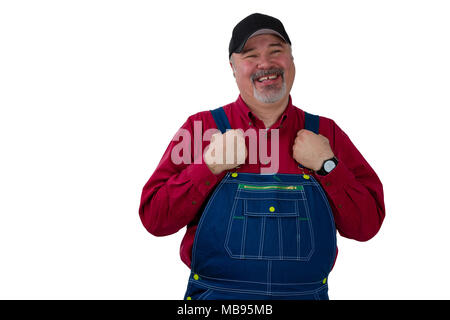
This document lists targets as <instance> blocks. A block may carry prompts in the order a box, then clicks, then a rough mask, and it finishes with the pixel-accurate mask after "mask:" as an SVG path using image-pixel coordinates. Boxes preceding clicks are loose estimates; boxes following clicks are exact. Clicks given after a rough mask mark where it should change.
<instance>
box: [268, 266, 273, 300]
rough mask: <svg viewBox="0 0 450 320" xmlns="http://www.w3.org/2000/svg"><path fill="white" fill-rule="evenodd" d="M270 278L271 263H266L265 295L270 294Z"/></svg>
mask: <svg viewBox="0 0 450 320" xmlns="http://www.w3.org/2000/svg"><path fill="white" fill-rule="evenodd" d="M271 277H272V261H271V260H269V261H267V295H269V293H270V290H271V288H270V280H271Z"/></svg>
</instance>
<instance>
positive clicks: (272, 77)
mask: <svg viewBox="0 0 450 320" xmlns="http://www.w3.org/2000/svg"><path fill="white" fill-rule="evenodd" d="M277 77H278V75H273V76H268V77H261V78H259V79H258V81H259V82H263V81H265V80H273V79H276V78H277Z"/></svg>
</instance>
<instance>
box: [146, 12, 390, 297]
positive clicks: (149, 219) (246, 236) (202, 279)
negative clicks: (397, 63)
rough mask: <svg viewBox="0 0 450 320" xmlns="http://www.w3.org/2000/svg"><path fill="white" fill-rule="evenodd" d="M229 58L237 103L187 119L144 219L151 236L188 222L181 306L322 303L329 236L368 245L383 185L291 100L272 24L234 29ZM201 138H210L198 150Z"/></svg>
mask: <svg viewBox="0 0 450 320" xmlns="http://www.w3.org/2000/svg"><path fill="white" fill-rule="evenodd" d="M229 57H230V66H231V68H232V71H233V74H234V77H235V79H236V83H237V85H238V88H239V91H240V95H239V97H238V99H237V100H236V101H235V102H234V103H230V104H228V105H226V106H224V107H223V108H217V109H214V110H213V111H211V112H210V111H204V112H199V113H197V114H195V115H193V116H191V117H189V118H188V120H187V121H186V123H185V124H184V125H183V126H182V128H181V129H180V131H179V132H178V134H177V135H176V136H175V138H174V139H173V140H172V142H171V143H170V144H169V146H168V148H167V150H166V152H165V154H164V156H163V158H162V159H161V162H160V163H159V165H158V167H157V168H156V170H155V172H154V173H153V175H152V176H151V178H150V179H149V181H148V182H147V184H146V185H145V186H144V189H143V192H142V198H141V204H140V209H139V214H140V218H141V220H142V223H143V225H144V226H145V228H146V229H147V230H148V231H149V232H150V233H152V234H153V235H156V236H164V235H169V234H173V233H175V232H177V231H178V230H180V229H181V228H183V227H184V226H187V231H186V235H185V236H184V238H183V241H182V243H181V248H180V254H181V259H182V261H183V262H184V263H185V264H186V265H187V266H188V267H190V268H191V275H190V277H189V284H188V288H187V291H186V294H185V299H188V300H191V299H328V274H329V272H330V271H331V269H332V267H333V265H334V262H335V259H336V255H337V247H336V229H337V230H338V231H339V233H340V234H341V235H342V236H344V237H347V238H351V239H355V240H358V241H367V240H369V239H370V238H372V237H373V236H374V235H375V234H376V233H377V232H378V230H379V229H380V227H381V224H382V222H383V219H384V215H385V210H384V200H383V189H382V184H381V182H380V180H379V179H378V177H377V175H376V173H375V172H374V171H373V169H372V168H371V167H370V166H369V164H368V163H367V162H366V161H365V159H364V158H363V156H362V155H361V154H360V153H359V152H358V150H357V149H356V147H355V146H354V145H353V144H352V142H351V141H350V139H349V138H348V136H347V135H346V134H345V133H344V132H343V131H342V130H341V129H340V128H339V127H338V126H337V125H336V124H335V122H334V121H333V120H331V119H328V118H326V117H318V116H314V115H312V114H309V113H307V112H304V111H303V110H301V109H299V108H297V107H295V106H294V105H293V104H292V99H291V96H290V90H291V88H292V84H293V82H294V77H295V65H294V61H293V57H292V51H291V42H290V39H289V37H288V35H287V33H286V30H285V29H284V27H283V25H282V23H281V22H280V21H279V20H278V19H276V18H273V17H270V16H267V15H262V14H252V15H250V16H248V17H246V18H245V19H243V20H242V21H241V22H239V23H238V24H237V25H236V27H235V28H234V30H233V34H232V38H231V41H230V45H229ZM215 128H218V129H219V130H220V131H221V132H220V133H215V134H212V132H211V131H209V130H211V129H215ZM199 132H205V134H206V132H209V133H210V136H209V137H204V138H203V139H200V142H199V141H198V139H196V138H195V136H196V134H197V135H198V133H199ZM211 135H212V137H211ZM180 138H183V139H182V140H183V141H179V140H180ZM230 141H231V142H234V143H231V142H230ZM209 142H210V143H209ZM180 145H182V147H180ZM192 145H194V149H195V150H194V151H192V150H191V149H189V148H187V147H186V146H192ZM203 150H204V152H202V151H203ZM269 153H270V157H268V154H269ZM181 154H182V155H181ZM255 155H256V156H255ZM177 157H178V158H177ZM180 158H181V160H182V161H180ZM225 158H226V159H225Z"/></svg>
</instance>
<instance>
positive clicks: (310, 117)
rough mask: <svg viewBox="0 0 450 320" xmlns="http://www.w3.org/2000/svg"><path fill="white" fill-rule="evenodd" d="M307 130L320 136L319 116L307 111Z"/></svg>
mask: <svg viewBox="0 0 450 320" xmlns="http://www.w3.org/2000/svg"><path fill="white" fill-rule="evenodd" d="M305 129H306V130H309V131H312V132H314V133H316V134H319V116H316V115H315V114H311V113H308V112H306V111H305Z"/></svg>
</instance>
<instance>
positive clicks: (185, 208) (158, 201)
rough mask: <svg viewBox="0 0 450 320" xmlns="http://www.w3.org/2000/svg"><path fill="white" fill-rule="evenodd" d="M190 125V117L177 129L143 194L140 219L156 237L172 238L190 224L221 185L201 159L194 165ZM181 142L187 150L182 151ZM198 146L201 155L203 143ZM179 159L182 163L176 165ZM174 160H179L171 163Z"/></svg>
mask: <svg viewBox="0 0 450 320" xmlns="http://www.w3.org/2000/svg"><path fill="white" fill-rule="evenodd" d="M193 122H194V116H191V117H189V119H188V120H187V121H186V122H185V123H184V125H183V126H182V127H181V128H180V130H179V131H178V132H177V134H176V135H175V137H174V139H172V141H171V142H170V144H169V146H168V147H167V149H166V151H165V152H164V155H163V157H162V159H161V161H160V162H159V164H158V166H157V168H156V170H155V172H154V173H153V174H152V176H151V177H150V179H149V180H148V182H147V183H146V184H145V186H144V188H143V190H142V195H141V202H140V206H139V216H140V218H141V221H142V224H143V225H144V227H145V228H146V229H147V231H148V232H150V233H151V234H153V235H155V236H165V235H169V234H173V233H175V232H177V231H178V230H180V229H181V228H183V227H184V226H186V225H187V224H188V223H189V222H191V221H192V220H193V219H194V218H195V217H196V215H197V213H198V212H199V210H200V208H201V206H202V204H203V203H204V202H205V200H206V199H207V197H208V195H209V193H210V192H211V190H213V189H214V187H215V185H216V184H217V183H218V182H219V181H220V177H219V176H220V175H218V176H216V175H214V174H213V173H212V172H211V170H210V169H209V168H208V166H207V165H206V164H205V163H204V161H203V158H202V159H201V161H194V155H191V153H193V152H191V150H192V148H191V146H193V145H194V138H195V137H194V134H193V132H194V129H193ZM176 137H178V138H180V137H182V139H181V138H180V139H178V138H176ZM183 139H187V140H184V141H182V140H183ZM200 141H202V138H201V137H200ZM182 142H183V143H184V146H185V147H186V148H187V149H183V150H181V149H182V148H180V146H181V147H182V146H183V144H180V143H182ZM186 142H188V143H186ZM189 142H190V143H189ZM201 144H202V149H201V150H202V151H203V147H204V142H203V141H202V142H201ZM175 148H176V149H175ZM185 152H187V153H185ZM180 155H181V157H184V159H185V161H179V158H180ZM186 155H187V157H186ZM174 156H175V157H178V160H176V161H174V160H173V159H174ZM186 160H188V161H186ZM174 162H175V163H174ZM178 162H181V163H178ZM186 162H187V163H186ZM177 163H178V164H177Z"/></svg>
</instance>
